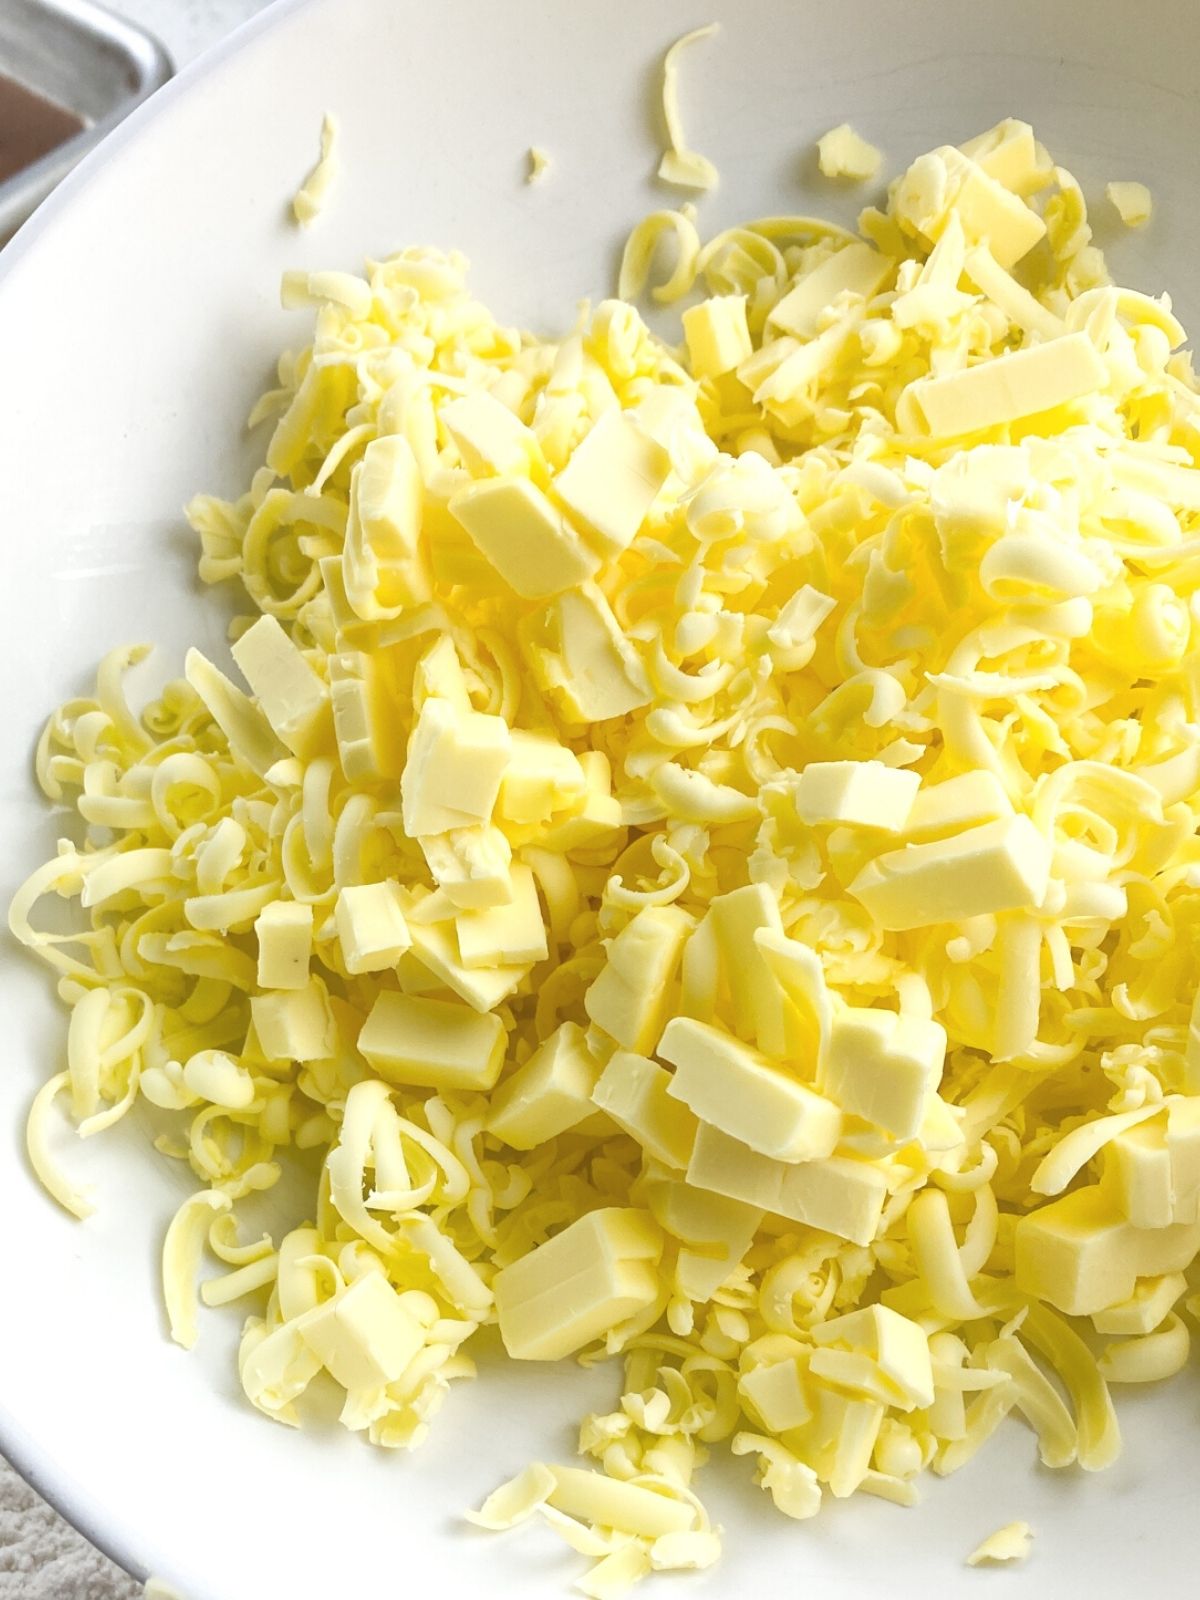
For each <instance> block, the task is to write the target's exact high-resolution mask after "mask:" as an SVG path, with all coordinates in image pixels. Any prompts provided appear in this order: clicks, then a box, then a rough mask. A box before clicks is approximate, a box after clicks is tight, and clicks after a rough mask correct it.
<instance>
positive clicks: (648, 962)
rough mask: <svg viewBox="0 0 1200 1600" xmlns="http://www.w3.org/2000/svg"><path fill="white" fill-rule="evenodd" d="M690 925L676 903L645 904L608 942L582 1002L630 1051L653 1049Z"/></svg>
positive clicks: (597, 1020)
mask: <svg viewBox="0 0 1200 1600" xmlns="http://www.w3.org/2000/svg"><path fill="white" fill-rule="evenodd" d="M691 929H692V919H691V917H689V916H688V914H687V912H686V911H681V910H680V909H679V907H678V906H645V907H643V908H642V910H641V911H639V912H637V913H636V914H635V915H634V916H633V917H632V918H631V919H630V920H629V922H627V923H626V924H625V926H624V927H623V928H622V929H621V931H620V933H618V934H617V936H616V938H615V939H613V940H611V941H610V943H609V946H608V951H607V958H606V960H605V963H604V966H603V968H602V969H601V971H600V974H599V976H598V977H596V978H595V980H594V981H593V982H592V983H591V985H590V986H589V987H588V990H587V992H586V994H585V995H584V997H583V1005H584V1009H585V1011H586V1012H587V1014H588V1016H589V1017H590V1018H591V1019H592V1021H593V1022H594V1023H595V1024H596V1025H597V1027H600V1028H603V1029H604V1031H605V1032H606V1033H608V1034H610V1035H611V1036H612V1038H614V1039H615V1040H616V1041H617V1043H618V1044H619V1045H621V1046H623V1047H624V1048H625V1049H626V1050H633V1051H635V1052H636V1053H637V1054H638V1055H646V1054H647V1053H648V1052H649V1051H650V1050H651V1049H652V1048H653V1046H654V1042H655V1040H656V1039H657V1038H658V1035H659V1033H660V1032H661V1030H662V1025H663V1019H664V1017H665V1016H666V1013H667V1009H668V1007H669V1005H670V1002H671V985H672V983H673V981H674V978H675V972H676V969H677V968H678V966H679V958H680V956H681V955H682V954H683V944H684V940H685V939H686V938H687V936H688V934H689V933H690V931H691Z"/></svg>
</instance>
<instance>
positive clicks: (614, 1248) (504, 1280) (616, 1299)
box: [492, 1206, 663, 1361]
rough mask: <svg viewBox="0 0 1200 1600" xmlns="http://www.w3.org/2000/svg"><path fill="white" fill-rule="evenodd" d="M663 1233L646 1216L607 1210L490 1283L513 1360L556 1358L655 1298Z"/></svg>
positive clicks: (541, 1247) (567, 1230)
mask: <svg viewBox="0 0 1200 1600" xmlns="http://www.w3.org/2000/svg"><path fill="white" fill-rule="evenodd" d="M662 1248H663V1237H662V1232H661V1230H660V1229H659V1227H658V1226H657V1224H656V1223H655V1221H654V1219H653V1217H652V1216H651V1215H650V1213H649V1212H648V1211H641V1210H636V1209H633V1208H625V1207H621V1206H606V1207H605V1208H603V1209H602V1210H599V1211H590V1212H588V1213H587V1215H586V1216H583V1217H580V1218H579V1219H578V1220H577V1221H576V1222H573V1223H571V1225H570V1226H569V1227H567V1228H564V1229H563V1231H562V1232H561V1233H559V1234H556V1235H555V1236H554V1238H553V1239H548V1240H547V1241H546V1243H545V1244H542V1245H539V1246H538V1247H537V1249H536V1250H532V1251H530V1253H529V1254H528V1255H526V1256H522V1257H521V1259H520V1260H519V1261H514V1262H513V1264H512V1265H511V1266H508V1267H504V1268H502V1269H501V1271H499V1272H498V1273H497V1274H496V1276H495V1278H494V1279H493V1281H492V1289H493V1292H494V1294H495V1296H496V1313H497V1316H498V1318H499V1322H500V1336H501V1338H502V1339H503V1340H504V1348H505V1349H506V1350H507V1351H508V1353H509V1355H510V1356H511V1357H512V1358H513V1359H514V1360H515V1361H561V1360H562V1358H563V1357H564V1356H569V1355H571V1354H572V1353H573V1352H574V1351H576V1350H580V1349H582V1348H583V1346H584V1345H586V1344H590V1343H591V1341H592V1340H593V1339H598V1338H600V1337H601V1336H602V1335H603V1334H605V1333H607V1332H608V1330H609V1329H610V1328H614V1327H616V1326H617V1325H618V1323H621V1322H624V1321H625V1320H626V1319H627V1318H629V1317H631V1316H634V1315H636V1313H637V1312H639V1311H644V1310H646V1309H647V1308H648V1307H649V1306H652V1305H653V1304H654V1302H655V1300H656V1299H657V1298H658V1292H659V1285H658V1271H657V1263H658V1261H659V1258H660V1257H661V1255H662Z"/></svg>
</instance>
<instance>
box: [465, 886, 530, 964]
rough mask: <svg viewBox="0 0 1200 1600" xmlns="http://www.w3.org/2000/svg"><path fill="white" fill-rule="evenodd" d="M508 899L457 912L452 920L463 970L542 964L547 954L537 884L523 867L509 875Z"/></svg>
mask: <svg viewBox="0 0 1200 1600" xmlns="http://www.w3.org/2000/svg"><path fill="white" fill-rule="evenodd" d="M509 883H510V885H511V888H512V897H511V899H510V900H509V901H508V902H507V903H506V904H505V905H502V906H487V907H485V908H484V909H482V910H479V911H460V912H459V914H458V915H457V916H456V917H455V919H454V926H455V929H456V931H457V933H458V953H459V958H460V960H461V961H462V964H463V966H464V967H466V968H468V969H471V968H477V967H517V966H530V965H532V964H533V963H534V962H537V961H545V959H546V957H547V955H548V954H549V946H548V944H547V941H546V924H545V922H544V921H543V919H542V903H541V901H540V900H539V899H538V892H537V882H536V880H535V879H534V876H533V873H532V872H531V871H530V870H529V868H528V867H525V866H515V867H513V869H512V871H511V873H510V874H509Z"/></svg>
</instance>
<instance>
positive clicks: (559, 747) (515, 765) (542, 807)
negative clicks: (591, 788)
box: [496, 728, 587, 823]
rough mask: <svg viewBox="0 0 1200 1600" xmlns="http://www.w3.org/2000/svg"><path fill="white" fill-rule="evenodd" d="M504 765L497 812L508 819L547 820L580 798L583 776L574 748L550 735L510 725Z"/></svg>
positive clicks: (536, 821) (582, 792)
mask: <svg viewBox="0 0 1200 1600" xmlns="http://www.w3.org/2000/svg"><path fill="white" fill-rule="evenodd" d="M511 740H512V743H511V748H510V750H509V757H508V765H507V767H506V768H505V769H504V777H503V778H502V779H501V782H500V794H499V797H498V799H497V801H496V810H497V813H498V814H499V815H500V816H501V817H503V818H505V820H506V821H508V822H522V823H538V822H549V820H550V818H551V817H552V816H553V815H554V813H555V812H556V811H563V810H566V809H568V808H569V807H571V806H574V805H575V804H576V803H577V802H578V801H580V800H582V799H583V798H584V796H585V793H586V791H587V778H586V776H585V773H584V769H583V767H582V765H581V763H580V760H579V757H578V756H577V755H576V754H575V752H574V750H572V749H570V748H569V747H568V746H567V745H565V744H559V742H558V740H557V739H556V738H554V736H553V734H549V733H527V732H525V730H524V729H521V728H514V729H513V730H512V734H511Z"/></svg>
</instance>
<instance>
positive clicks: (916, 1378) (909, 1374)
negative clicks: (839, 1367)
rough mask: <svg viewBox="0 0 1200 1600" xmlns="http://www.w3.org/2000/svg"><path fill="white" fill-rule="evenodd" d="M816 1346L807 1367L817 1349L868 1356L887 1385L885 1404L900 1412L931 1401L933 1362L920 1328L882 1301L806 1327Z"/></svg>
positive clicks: (816, 1363)
mask: <svg viewBox="0 0 1200 1600" xmlns="http://www.w3.org/2000/svg"><path fill="white" fill-rule="evenodd" d="M812 1340H813V1343H814V1344H815V1345H816V1346H817V1352H814V1356H813V1369H812V1370H813V1372H814V1373H816V1372H817V1370H818V1353H819V1352H820V1351H822V1350H846V1351H854V1352H857V1353H859V1354H862V1355H865V1356H868V1357H869V1358H870V1360H871V1361H872V1362H873V1363H874V1365H875V1366H876V1367H877V1368H878V1370H879V1373H880V1375H881V1377H882V1378H883V1379H884V1381H885V1383H886V1384H887V1385H888V1387H889V1388H890V1389H891V1404H892V1405H894V1406H896V1407H898V1409H900V1410H901V1411H914V1410H917V1409H924V1408H925V1407H926V1406H931V1405H932V1404H933V1363H932V1361H931V1359H930V1355H929V1340H928V1338H927V1337H926V1334H925V1330H924V1329H923V1328H922V1327H921V1326H920V1325H919V1324H918V1323H916V1322H913V1321H911V1320H910V1319H909V1318H908V1317H902V1316H901V1315H900V1313H899V1312H898V1311H892V1310H889V1308H888V1307H887V1306H881V1305H873V1306H864V1307H862V1309H861V1310H858V1311H850V1312H847V1313H846V1314H845V1315H844V1316H841V1317H831V1318H829V1320H828V1321H826V1322H819V1323H817V1324H816V1326H815V1327H814V1328H813V1330H812Z"/></svg>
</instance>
